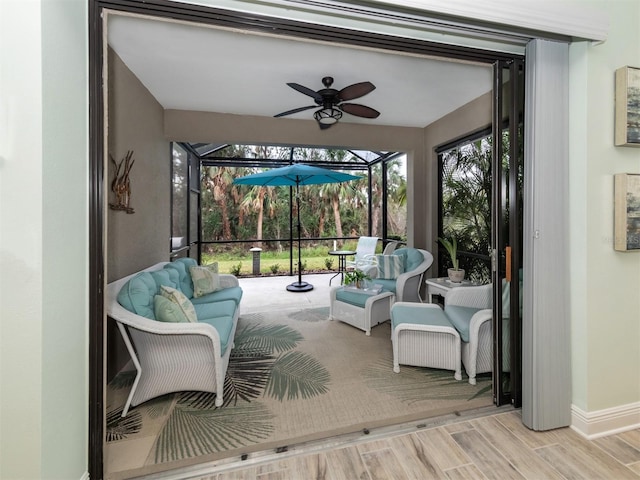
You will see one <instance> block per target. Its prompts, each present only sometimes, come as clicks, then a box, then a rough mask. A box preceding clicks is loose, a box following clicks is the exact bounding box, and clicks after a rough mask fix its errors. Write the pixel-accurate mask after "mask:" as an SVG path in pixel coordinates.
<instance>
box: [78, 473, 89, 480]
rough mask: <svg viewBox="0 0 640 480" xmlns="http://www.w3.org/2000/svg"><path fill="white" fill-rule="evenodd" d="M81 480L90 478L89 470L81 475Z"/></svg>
mask: <svg viewBox="0 0 640 480" xmlns="http://www.w3.org/2000/svg"><path fill="white" fill-rule="evenodd" d="M80 480H89V472H84V473H83V474H82V476H81V477H80Z"/></svg>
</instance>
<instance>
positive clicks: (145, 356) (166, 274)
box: [106, 258, 242, 417]
mask: <svg viewBox="0 0 640 480" xmlns="http://www.w3.org/2000/svg"><path fill="white" fill-rule="evenodd" d="M195 265H196V262H195V260H193V259H190V258H183V259H178V260H176V261H175V262H161V263H158V264H156V265H153V266H152V267H149V268H147V269H145V270H142V271H140V272H136V273H134V274H131V275H128V276H126V277H124V278H121V279H119V280H117V281H114V282H112V283H110V284H109V285H107V300H106V302H107V304H106V309H107V315H108V316H109V317H110V318H112V319H113V320H115V321H116V324H117V326H118V329H119V331H120V333H121V334H122V338H123V339H124V343H125V345H126V347H127V350H128V351H129V354H130V355H131V360H132V362H133V364H134V366H135V368H136V371H137V374H136V378H135V380H134V383H133V386H132V388H131V392H130V393H129V397H128V399H127V402H126V404H125V406H124V409H123V412H122V416H123V417H124V416H125V415H126V414H127V412H128V411H129V408H130V407H133V406H136V405H139V404H141V403H143V402H145V401H147V400H150V399H152V398H155V397H158V396H160V395H165V394H167V393H172V392H179V391H190V390H195V391H205V392H212V393H216V400H215V404H216V406H221V405H222V404H223V387H224V379H225V374H226V371H227V367H228V364H229V357H230V355H231V350H232V348H233V339H234V335H235V330H236V326H237V323H238V318H239V315H240V300H241V298H242V289H241V288H240V286H239V284H238V279H237V278H236V277H235V276H233V275H228V274H220V275H219V276H218V278H219V281H220V289H219V290H217V291H214V292H212V293H208V294H206V295H203V296H199V297H197V298H196V297H194V285H193V281H192V279H191V276H190V273H189V272H190V267H191V266H195ZM162 286H165V287H170V288H173V289H176V290H179V291H180V292H182V293H183V294H184V296H186V297H187V298H188V300H189V302H190V303H191V304H192V305H193V309H194V310H195V314H196V315H197V322H186V323H184V322H181V323H176V322H170V321H160V320H159V319H157V318H156V311H155V310H154V299H156V296H159V295H160V293H161V287H162Z"/></svg>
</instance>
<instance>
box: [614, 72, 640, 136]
mask: <svg viewBox="0 0 640 480" xmlns="http://www.w3.org/2000/svg"><path fill="white" fill-rule="evenodd" d="M615 123H616V128H615V130H616V133H615V137H616V138H615V143H616V146H628V147H640V68H634V67H622V68H619V69H617V70H616V122H615Z"/></svg>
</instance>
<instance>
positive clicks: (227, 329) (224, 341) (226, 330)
mask: <svg viewBox="0 0 640 480" xmlns="http://www.w3.org/2000/svg"><path fill="white" fill-rule="evenodd" d="M200 322H201V323H207V324H209V325H211V326H212V327H213V328H215V329H216V330H217V332H218V336H219V337H220V351H221V355H224V353H225V352H226V351H227V347H228V346H229V343H230V342H233V339H232V338H231V330H232V329H233V317H232V316H226V317H211V318H203V319H202V320H201V321H200Z"/></svg>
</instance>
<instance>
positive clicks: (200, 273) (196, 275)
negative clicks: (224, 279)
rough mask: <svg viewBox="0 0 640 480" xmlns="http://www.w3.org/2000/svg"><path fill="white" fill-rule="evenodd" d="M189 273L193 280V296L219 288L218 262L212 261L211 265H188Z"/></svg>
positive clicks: (196, 296)
mask: <svg viewBox="0 0 640 480" xmlns="http://www.w3.org/2000/svg"><path fill="white" fill-rule="evenodd" d="M189 273H190V274H191V280H192V281H193V296H194V298H198V297H202V296H203V295H206V294H207V293H212V292H215V291H217V290H220V276H219V275H218V262H215V263H212V264H211V265H205V266H197V267H189Z"/></svg>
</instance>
